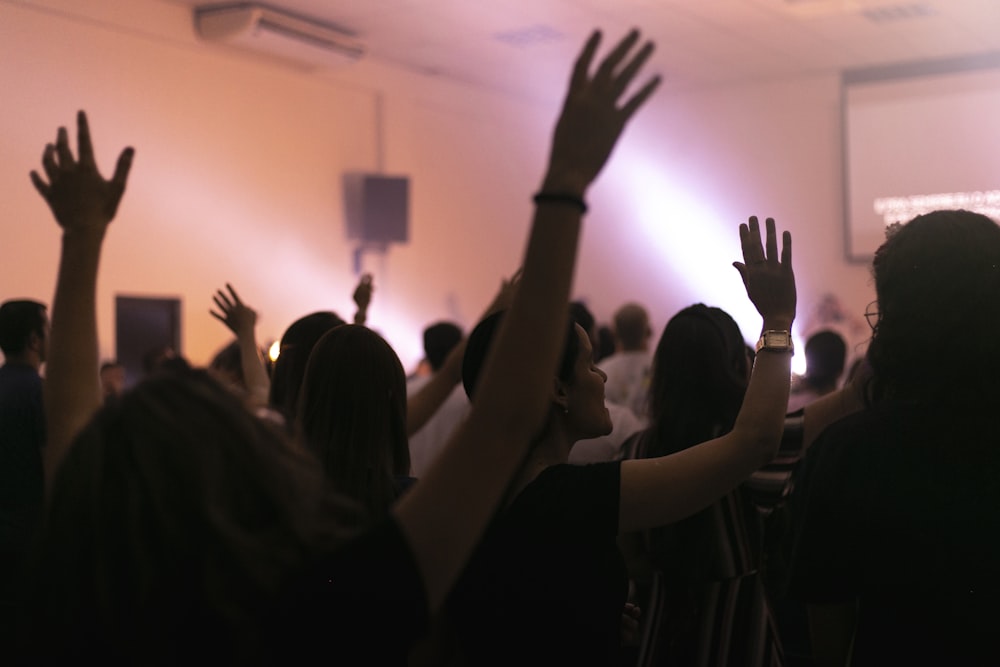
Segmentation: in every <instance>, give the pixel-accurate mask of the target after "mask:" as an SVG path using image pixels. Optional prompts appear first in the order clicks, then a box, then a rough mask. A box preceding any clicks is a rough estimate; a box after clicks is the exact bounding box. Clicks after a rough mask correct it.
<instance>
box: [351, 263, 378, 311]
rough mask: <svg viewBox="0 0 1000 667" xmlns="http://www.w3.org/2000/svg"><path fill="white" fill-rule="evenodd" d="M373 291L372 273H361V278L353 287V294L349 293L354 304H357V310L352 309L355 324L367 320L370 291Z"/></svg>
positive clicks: (370, 300) (370, 299)
mask: <svg viewBox="0 0 1000 667" xmlns="http://www.w3.org/2000/svg"><path fill="white" fill-rule="evenodd" d="M374 291H375V285H374V284H372V274H370V273H365V274H362V276H361V280H359V281H358V285H357V287H355V288H354V294H352V295H351V298H353V299H354V305H355V306H357V310H355V311H354V323H355V324H364V323H365V322H367V321H368V306H370V305H371V302H372V292H374Z"/></svg>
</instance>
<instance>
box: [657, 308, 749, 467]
mask: <svg viewBox="0 0 1000 667" xmlns="http://www.w3.org/2000/svg"><path fill="white" fill-rule="evenodd" d="M748 366H749V359H748V358H747V354H746V342H745V341H744V339H743V334H742V333H741V332H740V328H739V325H737V324H736V322H735V321H734V320H733V318H732V317H730V315H729V314H728V313H727V312H725V311H724V310H722V309H721V308H715V307H709V306H706V305H705V304H702V303H697V304H694V305H692V306H688V307H687V308H684V309H683V310H681V311H679V312H678V313H677V314H676V315H674V316H673V317H672V318H671V319H670V321H669V322H667V324H666V326H665V327H664V328H663V333H662V334H661V335H660V340H659V342H658V343H657V345H656V352H655V353H654V355H653V370H652V376H651V378H650V389H649V406H650V414H649V417H650V422H649V427H648V429H649V432H648V435H649V437H648V443H649V444H648V447H647V449H646V456H651V457H652V456H664V455H667V454H673V453H674V452H679V451H681V450H682V449H686V448H688V447H691V446H692V445H696V444H698V443H700V442H704V441H706V440H710V439H712V438H714V437H716V436H718V435H719V434H721V433H726V432H728V431H729V430H731V429H732V427H733V422H734V421H735V420H736V415H737V413H739V410H740V406H741V405H742V404H743V395H744V393H746V387H747V380H748V377H749V368H748Z"/></svg>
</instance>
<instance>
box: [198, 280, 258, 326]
mask: <svg viewBox="0 0 1000 667" xmlns="http://www.w3.org/2000/svg"><path fill="white" fill-rule="evenodd" d="M226 290H227V291H228V294H227V293H226V292H224V291H222V290H221V289H220V290H217V291H216V293H215V295H214V296H213V297H212V301H214V302H215V306H216V308H217V309H218V311H216V310H209V311H208V312H209V313H210V314H211V315H212V317H214V318H215V319H217V320H219V321H220V322H222V323H223V324H225V325H226V326H227V327H228V328H229V330H230V331H232V332H233V333H234V334H236V335H237V336H240V335H241V334H246V333H247V332H248V331H249V332H252V331H253V328H254V327H255V326H256V325H257V311H255V310H254V309H253V308H250V307H249V306H247V305H246V304H244V303H243V301H242V300H241V299H240V296H239V294H237V293H236V290H234V289H233V286H232V285H230V284H229V283H226Z"/></svg>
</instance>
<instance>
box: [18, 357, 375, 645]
mask: <svg viewBox="0 0 1000 667" xmlns="http://www.w3.org/2000/svg"><path fill="white" fill-rule="evenodd" d="M50 500H51V502H50V504H49V506H48V508H47V513H46V517H45V519H44V522H43V526H42V528H41V531H40V534H39V539H38V541H37V544H36V545H35V551H34V553H33V555H32V558H31V559H30V561H29V565H28V569H27V572H26V575H27V576H26V581H25V582H24V586H25V588H24V596H23V597H24V599H23V601H22V606H21V618H20V620H21V621H22V622H23V623H24V624H25V626H24V627H25V632H24V636H23V637H22V639H23V640H24V641H25V642H26V644H25V645H26V647H27V648H26V650H27V651H29V653H28V655H31V656H40V655H43V654H44V655H45V656H50V655H51V656H53V657H56V656H58V655H61V657H64V658H68V657H76V656H86V657H92V658H106V659H107V660H108V661H110V662H112V663H115V662H137V663H150V664H152V663H160V664H167V663H173V662H181V661H183V660H186V659H189V658H190V656H192V655H195V654H197V655H202V656H211V657H212V659H213V660H221V661H222V662H255V661H259V659H260V657H259V656H260V655H261V653H262V652H263V651H266V650H267V649H268V648H273V647H270V646H268V645H267V642H269V641H271V640H272V639H273V637H268V636H266V634H267V633H266V629H267V621H266V618H267V615H268V614H269V613H270V612H269V610H271V609H272V608H273V606H274V603H275V600H276V599H279V598H280V597H281V596H282V594H283V591H284V588H285V586H287V585H288V584H289V582H290V581H292V580H293V579H294V578H295V577H297V576H298V575H300V574H301V573H302V571H303V570H304V568H305V567H307V566H308V565H309V564H310V563H311V562H313V560H314V559H315V558H316V557H318V556H320V555H321V554H322V553H325V552H327V551H329V550H330V549H335V548H337V546H338V545H340V544H342V543H343V542H344V541H345V540H346V539H348V538H349V536H350V535H351V534H353V532H354V530H355V529H356V528H357V527H358V526H359V525H360V521H359V519H358V515H356V514H354V513H353V512H352V511H351V510H350V508H349V507H348V506H347V505H346V504H344V502H343V501H341V500H340V499H338V498H337V497H335V496H333V495H332V494H331V493H330V492H329V487H328V486H327V485H326V483H325V480H324V479H323V476H322V474H321V472H320V470H319V468H318V466H317V465H316V463H315V461H314V460H313V459H312V457H311V456H310V455H309V454H308V453H307V452H305V451H303V450H302V449H300V448H296V447H295V446H294V445H293V444H292V443H291V442H290V441H289V440H288V438H287V437H285V434H284V433H283V432H282V431H280V430H278V429H276V428H275V427H274V426H273V425H271V424H269V423H267V422H265V421H263V420H261V419H259V418H257V417H256V416H254V415H253V414H252V413H250V412H249V411H248V410H247V409H246V408H245V406H244V404H243V403H242V402H241V401H240V400H239V398H237V397H236V396H235V395H233V393H232V392H231V391H229V390H227V389H226V388H224V387H223V386H222V385H221V384H219V383H218V382H217V381H216V380H215V379H214V378H212V377H211V376H210V375H209V374H208V373H207V372H205V371H203V370H188V371H175V372H161V373H156V374H154V376H151V377H150V378H149V379H146V380H143V381H142V382H140V383H139V384H137V385H136V386H135V387H134V388H133V389H131V390H130V391H128V392H126V393H125V394H123V395H122V397H121V399H120V400H118V401H115V402H113V403H110V404H108V405H106V406H104V407H103V408H102V409H101V410H100V411H99V412H98V413H97V414H96V415H95V417H94V418H93V419H92V420H91V421H90V422H89V424H88V425H87V426H86V427H85V428H84V429H83V430H82V431H81V432H80V434H79V435H78V436H77V437H76V439H75V440H74V442H73V444H72V446H71V448H70V450H69V452H68V454H67V456H66V459H65V461H64V463H63V464H62V466H61V467H60V468H59V470H58V472H57V474H56V475H55V478H54V480H53V482H52V490H51V498H50ZM262 628H263V629H264V632H262ZM64 653H65V654H66V655H62V654H64ZM39 662H40V663H46V662H47V659H46V658H39Z"/></svg>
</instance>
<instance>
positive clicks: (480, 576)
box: [447, 461, 628, 666]
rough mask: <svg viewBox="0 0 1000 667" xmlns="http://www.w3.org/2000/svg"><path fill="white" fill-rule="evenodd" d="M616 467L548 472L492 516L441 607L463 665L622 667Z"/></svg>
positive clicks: (622, 580)
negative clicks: (606, 666)
mask: <svg viewBox="0 0 1000 667" xmlns="http://www.w3.org/2000/svg"><path fill="white" fill-rule="evenodd" d="M620 469H621V463H620V462H617V461H616V462H611V463H594V464H589V465H582V466H578V465H568V464H564V465H556V466H552V467H550V468H547V469H546V470H544V471H542V473H541V474H540V475H538V477H537V478H535V480H533V481H532V482H531V483H530V484H529V485H528V486H526V487H525V488H524V489H523V490H522V491H521V492H520V493H519V494H518V496H517V497H516V498H515V499H514V500H513V502H511V504H510V505H509V506H508V507H506V508H505V509H503V510H501V512H500V513H499V514H498V516H497V517H496V518H495V519H494V521H493V522H492V523H491V525H490V527H489V529H488V530H487V533H486V535H485V536H484V538H483V541H482V543H481V544H480V547H479V548H478V549H477V551H476V552H475V554H474V555H473V557H472V560H471V561H470V563H469V565H468V567H467V568H466V570H465V572H464V573H463V575H462V577H461V578H460V579H459V582H458V584H457V585H456V587H455V589H454V591H453V593H452V595H451V596H450V599H449V601H448V606H447V610H448V612H447V613H448V617H449V619H450V622H451V623H452V624H453V627H454V628H455V630H456V632H457V638H458V643H459V646H460V649H459V650H460V651H461V653H462V654H463V655H464V656H465V657H466V658H467V659H468V661H469V664H472V665H504V666H509V665H616V666H617V665H620V664H621V660H622V646H621V616H622V611H623V609H624V606H625V601H626V597H627V594H628V579H627V575H626V571H625V564H624V561H623V559H622V556H621V553H620V551H619V550H618V544H617V535H618V506H619V500H620V498H619V489H620V485H621V479H620Z"/></svg>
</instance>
